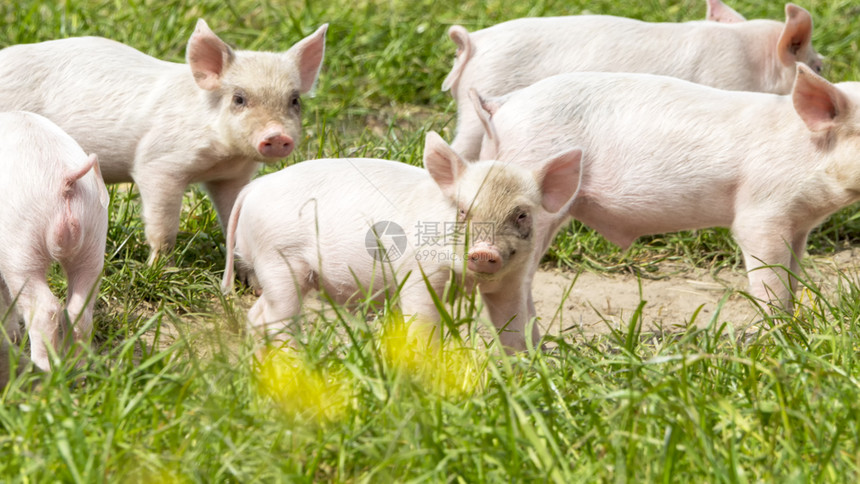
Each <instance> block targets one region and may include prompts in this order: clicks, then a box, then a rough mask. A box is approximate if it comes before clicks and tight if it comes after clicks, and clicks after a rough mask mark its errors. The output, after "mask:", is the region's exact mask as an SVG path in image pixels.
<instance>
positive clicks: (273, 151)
mask: <svg viewBox="0 0 860 484" xmlns="http://www.w3.org/2000/svg"><path fill="white" fill-rule="evenodd" d="M294 145H295V143H294V142H293V138H290V137H289V136H287V135H286V134H284V133H283V131H281V130H272V131H269V132H267V133H266V134H264V135H263V136H262V137H261V139H260V142H259V143H258V144H257V151H259V152H260V154H261V155H263V156H265V157H266V158H286V157H287V156H289V154H290V153H292V152H293V146H294Z"/></svg>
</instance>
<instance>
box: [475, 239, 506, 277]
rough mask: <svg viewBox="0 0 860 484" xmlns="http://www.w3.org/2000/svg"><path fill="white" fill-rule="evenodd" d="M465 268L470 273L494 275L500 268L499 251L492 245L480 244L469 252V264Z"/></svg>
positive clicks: (500, 257) (500, 258)
mask: <svg viewBox="0 0 860 484" xmlns="http://www.w3.org/2000/svg"><path fill="white" fill-rule="evenodd" d="M467 267H468V269H469V270H470V271H473V272H481V273H485V274H494V273H496V272H498V271H499V269H501V268H502V256H501V254H500V253H499V249H498V248H497V247H496V246H495V245H492V244H488V243H486V242H480V243H478V244H475V245H474V246H473V247H472V248H471V249H470V250H469V262H468V264H467Z"/></svg>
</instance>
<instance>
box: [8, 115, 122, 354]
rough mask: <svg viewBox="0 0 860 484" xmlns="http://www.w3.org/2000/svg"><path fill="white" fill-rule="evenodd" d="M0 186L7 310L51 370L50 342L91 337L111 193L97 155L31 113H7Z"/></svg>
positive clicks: (59, 346) (10, 321) (10, 325)
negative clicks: (52, 284)
mask: <svg viewBox="0 0 860 484" xmlns="http://www.w3.org/2000/svg"><path fill="white" fill-rule="evenodd" d="M0 193H2V194H3V203H2V204H0V317H2V315H3V314H7V318H6V325H7V328H8V330H9V331H11V332H14V325H17V324H18V318H19V317H21V318H23V320H24V323H25V326H26V328H27V330H28V332H29V334H30V352H31V357H32V360H33V362H34V363H35V364H36V365H37V366H38V367H39V368H41V369H43V370H48V369H50V361H49V357H48V351H47V349H46V345H47V344H50V345H51V346H52V347H53V348H56V349H57V351H61V350H62V344H63V342H64V339H66V340H68V341H71V340H74V341H77V342H83V343H86V342H88V341H89V339H90V335H91V333H92V321H93V304H94V303H95V300H96V298H97V296H96V294H97V293H98V284H99V278H100V277H101V272H102V267H103V265H104V253H105V236H106V234H107V225H108V215H107V205H108V193H107V190H106V188H105V185H104V182H103V181H102V177H101V173H100V172H99V164H98V160H97V159H96V155H90V156H87V155H86V154H85V153H84V151H83V150H82V149H81V147H80V146H78V144H77V143H76V142H75V141H74V140H73V139H72V138H71V137H70V136H69V135H68V134H66V133H65V132H63V130H61V129H60V128H58V127H57V126H56V125H55V124H54V123H52V122H50V121H48V120H47V119H45V118H43V117H42V116H39V115H37V114H33V113H25V112H10V113H0ZM53 261H57V262H59V263H60V266H61V267H62V268H63V271H64V272H65V274H66V277H67V278H68V294H67V297H66V305H65V307H64V306H63V305H62V304H61V303H60V301H59V300H57V298H56V296H54V295H53V294H52V293H51V289H50V288H49V287H48V281H47V279H46V277H47V272H48V269H49V268H50V267H51V263H52V262H53ZM4 306H5V307H4ZM10 309H11V311H10ZM67 316H68V319H67V318H66V317H67ZM70 330H71V332H69V331H70ZM4 363H5V362H4Z"/></svg>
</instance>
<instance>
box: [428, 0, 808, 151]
mask: <svg viewBox="0 0 860 484" xmlns="http://www.w3.org/2000/svg"><path fill="white" fill-rule="evenodd" d="M785 14H786V21H785V23H784V24H783V23H780V22H776V21H772V20H750V21H743V17H741V16H740V15H738V14H737V12H734V10H732V9H730V8H729V7H726V6H725V5H722V4H721V3H720V2H714V1H710V2H709V13H708V17H709V18H713V19H716V20H720V22H713V21H711V22H709V21H696V22H684V23H649V22H642V21H639V20H633V19H629V18H622V17H612V16H607V15H576V16H569V17H546V18H522V19H517V20H511V21H509V22H504V23H501V24H498V25H494V26H492V27H489V28H486V29H483V30H479V31H477V32H472V33H469V32H467V31H466V29H464V28H463V27H461V26H459V25H455V26H452V27H451V28H450V29H449V32H448V34H449V35H450V37H451V39H452V40H453V41H454V42H455V43H456V44H457V56H456V59H455V61H454V66H453V68H452V69H451V72H450V73H449V74H448V77H447V78H446V79H445V81H444V83H443V84H442V90H449V89H450V90H451V93H452V94H453V96H454V99H455V100H456V101H457V136H456V138H455V139H454V141H453V142H452V143H451V146H452V147H453V148H454V149H455V150H457V151H458V152H459V153H460V154H461V155H462V156H463V157H465V158H466V159H470V160H471V159H476V158H477V156H478V153H479V151H480V147H481V137H482V136H483V129H482V128H481V123H480V121H479V120H478V118H477V116H476V115H475V110H474V109H473V108H472V106H471V103H470V102H469V100H468V99H469V98H468V93H469V90H470V89H476V90H477V91H478V92H480V93H481V95H483V96H501V95H503V94H507V93H509V92H511V91H514V90H516V89H520V88H523V87H526V86H528V85H530V84H532V83H534V82H537V81H539V80H541V79H544V78H546V77H549V76H553V75H556V74H561V73H565V72H585V71H596V72H640V73H647V74H660V75H667V76H673V77H678V78H681V79H686V80H688V81H693V82H697V83H700V84H705V85H709V86H713V87H718V88H720V89H730V90H738V91H761V92H771V93H777V94H786V93H788V92H789V91H790V90H791V85H792V83H793V82H794V70H795V69H794V65H795V63H796V62H804V63H806V64H807V65H809V66H811V67H812V68H813V69H815V70H816V71H818V70H820V69H821V59H820V58H819V56H818V54H817V53H816V52H815V50H814V49H813V47H812V42H811V39H812V17H811V16H810V15H809V12H807V11H806V10H804V9H802V8H800V7H798V6H796V5H793V4H788V5H786V7H785Z"/></svg>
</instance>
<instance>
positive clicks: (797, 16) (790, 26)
mask: <svg viewBox="0 0 860 484" xmlns="http://www.w3.org/2000/svg"><path fill="white" fill-rule="evenodd" d="M810 44H812V15H810V14H809V12H807V11H806V10H804V9H803V8H801V7H798V6H797V5H795V4H793V3H789V4H787V5H786V6H785V27H783V29H782V34H781V35H780V36H779V41H777V43H776V48H777V55H778V56H779V60H780V61H782V63H783V64H785V65H791V64H794V63H795V62H797V61H798V60H799V58H798V53H799V52H800V51H801V50H802V49H803V48H805V47H808V46H809V45H810Z"/></svg>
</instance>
